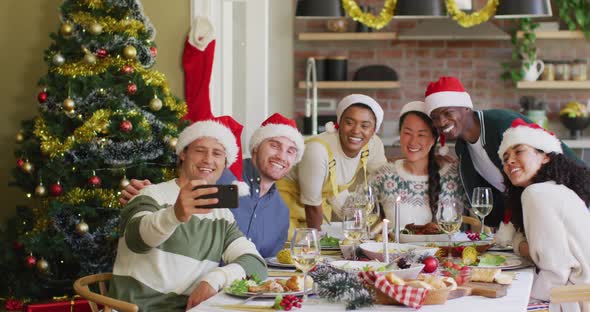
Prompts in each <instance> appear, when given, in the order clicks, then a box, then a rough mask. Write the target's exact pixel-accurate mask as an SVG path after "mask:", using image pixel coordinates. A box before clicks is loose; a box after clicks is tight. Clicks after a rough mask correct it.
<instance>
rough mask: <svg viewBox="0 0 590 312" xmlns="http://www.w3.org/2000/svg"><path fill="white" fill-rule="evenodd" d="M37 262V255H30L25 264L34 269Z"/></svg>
mask: <svg viewBox="0 0 590 312" xmlns="http://www.w3.org/2000/svg"><path fill="white" fill-rule="evenodd" d="M36 263H37V259H35V257H33V255H28V256H27V257H26V258H25V265H26V266H27V268H29V269H32V268H33V267H34V266H35V264H36Z"/></svg>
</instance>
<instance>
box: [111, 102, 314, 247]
mask: <svg viewBox="0 0 590 312" xmlns="http://www.w3.org/2000/svg"><path fill="white" fill-rule="evenodd" d="M304 148H305V144H304V140H303V136H302V135H301V133H300V132H299V131H298V130H297V126H296V124H295V121H294V120H293V119H289V118H286V117H284V116H283V115H281V114H278V113H275V114H273V115H272V116H270V117H269V118H267V119H266V120H265V121H264V122H262V124H261V126H260V128H258V129H256V131H255V132H254V133H253V134H252V137H251V138H250V153H251V155H252V158H248V159H244V160H243V168H244V170H243V173H242V177H243V180H244V182H245V183H247V184H248V185H249V187H250V189H249V193H248V194H247V195H245V196H241V197H240V199H239V201H240V204H239V208H238V209H231V212H232V213H233V214H234V217H235V218H236V222H237V223H238V226H239V227H240V230H241V231H242V232H243V233H244V234H245V235H246V237H247V238H248V239H249V240H251V241H252V242H253V243H254V244H255V245H256V249H257V250H258V252H260V254H261V255H262V256H263V257H264V258H267V257H273V256H275V255H276V254H277V253H278V252H279V251H280V250H281V249H282V248H283V247H284V245H285V242H286V241H287V239H288V237H287V235H288V230H289V208H288V207H287V205H286V204H285V202H284V201H283V199H282V198H281V195H280V193H279V191H278V190H277V188H276V185H275V182H276V181H277V180H280V179H282V178H283V177H284V176H286V175H287V173H289V171H290V170H291V168H292V167H293V166H294V165H295V164H296V163H298V162H299V161H300V160H301V158H302V157H303V152H304ZM233 180H235V175H234V174H232V172H231V171H229V170H225V171H224V172H223V174H222V176H221V178H220V179H219V180H218V181H217V184H228V183H231V181H233ZM146 185H150V181H149V180H143V181H139V180H135V179H132V180H131V183H130V184H129V185H128V186H127V187H125V189H124V190H123V191H122V195H121V198H120V201H121V202H122V203H123V204H125V203H126V201H127V200H129V198H131V197H132V196H134V195H136V194H138V192H139V190H141V189H143V188H144V187H145V186H146Z"/></svg>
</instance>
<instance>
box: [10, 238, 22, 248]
mask: <svg viewBox="0 0 590 312" xmlns="http://www.w3.org/2000/svg"><path fill="white" fill-rule="evenodd" d="M22 248H23V243H21V242H19V241H17V240H15V241H12V249H14V250H20V249H22Z"/></svg>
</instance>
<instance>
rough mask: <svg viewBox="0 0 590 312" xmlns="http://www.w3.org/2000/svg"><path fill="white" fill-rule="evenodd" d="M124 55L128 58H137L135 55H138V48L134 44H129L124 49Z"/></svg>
mask: <svg viewBox="0 0 590 312" xmlns="http://www.w3.org/2000/svg"><path fill="white" fill-rule="evenodd" d="M123 56H124V57H125V58H126V59H132V58H135V56H137V50H136V49H135V47H134V46H132V45H128V46H126V47H125V48H124V49H123Z"/></svg>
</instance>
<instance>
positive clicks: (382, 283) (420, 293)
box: [359, 271, 428, 309]
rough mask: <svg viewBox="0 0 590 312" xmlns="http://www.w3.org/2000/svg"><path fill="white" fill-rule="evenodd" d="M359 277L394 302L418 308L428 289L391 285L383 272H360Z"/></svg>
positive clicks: (422, 302)
mask: <svg viewBox="0 0 590 312" xmlns="http://www.w3.org/2000/svg"><path fill="white" fill-rule="evenodd" d="M359 277H360V278H362V279H363V280H364V281H365V282H367V283H370V284H371V285H373V286H374V287H375V288H376V289H378V290H379V291H381V292H382V293H384V294H386V295H387V296H389V297H390V298H392V299H393V300H395V301H396V302H399V303H400V304H403V305H405V306H408V307H412V308H415V309H420V308H421V307H422V305H423V304H424V300H425V299H426V295H427V294H428V289H426V288H417V287H412V286H406V285H403V286H402V285H392V284H391V283H389V281H388V280H387V279H386V278H385V275H384V274H376V273H375V272H373V271H369V272H360V273H359Z"/></svg>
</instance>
